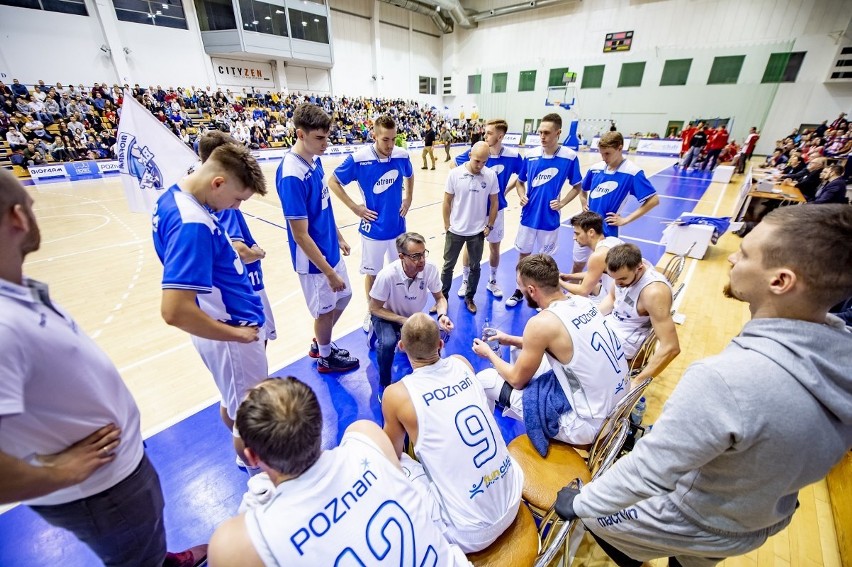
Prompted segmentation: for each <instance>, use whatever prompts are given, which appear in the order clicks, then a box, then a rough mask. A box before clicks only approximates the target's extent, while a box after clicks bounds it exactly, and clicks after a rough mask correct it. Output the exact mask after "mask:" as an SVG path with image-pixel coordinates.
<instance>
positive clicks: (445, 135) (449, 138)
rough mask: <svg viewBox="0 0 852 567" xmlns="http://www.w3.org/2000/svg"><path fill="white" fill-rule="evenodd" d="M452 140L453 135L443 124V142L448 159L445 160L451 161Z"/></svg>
mask: <svg viewBox="0 0 852 567" xmlns="http://www.w3.org/2000/svg"><path fill="white" fill-rule="evenodd" d="M452 141H453V135H452V134H450V131H449V130H447V127H446V126H441V142H442V143H443V144H444V151H445V152H447V159H445V160H444V161H450V145H451V143H452Z"/></svg>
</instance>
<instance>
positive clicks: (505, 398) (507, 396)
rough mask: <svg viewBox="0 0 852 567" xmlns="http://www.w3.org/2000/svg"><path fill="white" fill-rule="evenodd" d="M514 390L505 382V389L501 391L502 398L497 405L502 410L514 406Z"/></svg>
mask: <svg viewBox="0 0 852 567" xmlns="http://www.w3.org/2000/svg"><path fill="white" fill-rule="evenodd" d="M513 390H514V388H512V386H511V385H509V383H508V382H503V388H502V389H501V390H500V397H499V398H498V399H497V405H498V406H500V407H501V408H507V407H509V406H511V405H512V400H511V397H512V391H513Z"/></svg>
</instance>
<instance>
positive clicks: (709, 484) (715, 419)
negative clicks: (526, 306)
mask: <svg viewBox="0 0 852 567" xmlns="http://www.w3.org/2000/svg"><path fill="white" fill-rule="evenodd" d="M850 242H852V207H850V206H848V205H823V206H820V207H807V206H801V207H783V208H780V209H777V210H775V211H773V212H772V213H770V214H769V215H767V216H766V217H765V218H764V220H763V222H761V223H760V224H759V225H757V227H756V228H755V229H754V230H753V231H752V232H751V233H749V234H748V236H746V237H745V238H744V239H743V241H742V245H741V247H740V250H739V251H738V252H736V253H735V254H733V255H732V256H731V257H730V259H729V260H730V262H731V264H732V268H731V274H730V283H729V284H728V285H727V286H726V287H725V295H727V296H728V297H733V298H735V299H738V300H740V301H744V302H747V303H748V304H749V309H750V311H751V315H752V320H751V321H750V322H748V323H747V324H746V325H745V327H744V328H743V330H742V332H741V333H740V335H739V336H737V337H735V338H734V339H733V340H732V341H731V344H730V345H728V347H727V348H726V349H725V350H724V351H723V352H722V353H721V354H719V355H717V356H713V357H710V358H707V359H704V360H702V361H699V362H696V363H694V364H692V365H691V366H690V367H689V368H688V369H687V370H686V372H685V373H684V375H683V377H682V378H681V380H680V382H679V383H678V385H677V387H676V388H675V390H674V392H672V395H671V397H670V398H669V400H668V402H667V403H666V405H665V408H664V409H663V413H662V415H661V416H660V419H659V420H658V421H657V423H656V424H655V425H654V431H653V433H652V434H650V435H648V436H646V437H643V438H642V440H641V441H640V442H639V443H637V445H636V448H635V449H634V451H633V452H632V453H630V454H629V455H627V456H626V457H624V458H623V459H621V460H619V461H618V462H616V463H615V465H614V466H613V467H612V468H611V469H610V470H608V471H607V472H606V473H604V474H603V475H602V476H600V477H599V478H598V479H596V480H595V481H594V482H592V483H590V484H588V485H586V486H585V487H583V488H582V490H580V491H576V490H571V489H569V488H567V487H566V488H563V489H562V490H561V491H560V493H559V495H558V497H557V505H556V509H557V512H558V513H559V515H560V516H562V517H563V518H564V519H569V520H570V519H574V518H577V517H579V518H580V519H581V520H582V521H583V523H584V524H585V525H586V527H587V528H589V529H590V530H591V531H592V533H593V535H595V538H596V539H597V540H598V542H599V543H601V546H602V547H603V548H604V550H605V551H606V552H607V553H608V554H609V555H610V557H612V558H613V559H614V560H615V561H616V563H617V564H618V565H620V566H627V565H636V566H638V565H639V564H640V562H641V561H648V560H650V559H654V558H658V557H673V558H674V559H675V560H676V561H673V562H671V563H670V564H672V565H677V564H678V563H679V564H681V565H684V566H699V567H704V566H709V565H715V564H716V563H718V562H719V561H721V560H722V559H723V558H725V557H731V556H735V555H741V554H744V553H747V552H749V551H751V550H753V549H755V548H757V547H759V546H760V545H762V544H763V543H764V542H765V541H766V539H767V538H768V537H769V536H772V535H773V534H775V533H777V532H779V531H781V530H782V529H784V528H785V527H786V526H787V525H788V524H789V523H790V520H791V519H792V516H793V513H794V512H795V510H796V507H797V505H798V504H797V495H798V491H799V490H800V489H801V488H802V487H804V486H807V485H808V484H811V483H813V482H816V481H818V480H820V479H821V478H823V476H825V474H826V473H827V472H828V471H829V469H831V467H832V466H833V465H834V464H835V463H836V462H837V461H839V460H840V459H841V457H843V455H844V454H845V453H846V452H847V451H849V449H850V447H852V375H850V373H849V369H850V368H852V334H850V332H849V331H848V330H847V329H846V328H845V327H844V326H843V324H842V323H841V322H840V320H839V319H837V318H836V317H834V316H831V315H828V310H829V308H830V307H831V306H832V305H835V304H837V303H838V302H840V301H842V300H843V299H845V298H846V297H849V296H852V247H850V245H849V243H850Z"/></svg>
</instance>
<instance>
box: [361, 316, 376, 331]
mask: <svg viewBox="0 0 852 567" xmlns="http://www.w3.org/2000/svg"><path fill="white" fill-rule="evenodd" d="M361 328H362V329H364V332H365V333H369V332H370V329H372V328H373V317H372V315H370V312H369V311H367V316H366V317H364V324H363V325H361Z"/></svg>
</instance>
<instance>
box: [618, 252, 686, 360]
mask: <svg viewBox="0 0 852 567" xmlns="http://www.w3.org/2000/svg"><path fill="white" fill-rule="evenodd" d="M654 282H663V283H664V284H666V287H668V288H669V291H671V289H672V286H671V284H669V281H668V280H667V279H666V277H665V276H664V275H663V274H661V273H660V272H658V271H657V270H655V269H654V268H653V267H652V266H650V265H648V264H646V265H645V273H644V274H642V277H641V278H639V280H638V281H636V282H634V283H633V285H631V286H628V287H618V286H616V287H615V303H614V304H613V307H612V313H610V314H609V316H608V317H607V320H608V321H609V324H610V325H611V326H612V330H613V331H615V332H616V334H618V338H619V339H620V340H621V344H622V346H623V348H624V352H625V354H626V355H627V357H628V358H633V356H634V355H635V354H636V351H637V350H639V347H640V346H642V342H643V341H644V340H645V337H647V336H648V334H649V333H650V332H651V317H650V316H648V315H640V314H639V312H638V311H637V310H636V305H637V303H639V294H641V293H642V290H643V289H645V287H646V286H647V285H648V284H652V283H654Z"/></svg>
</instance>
